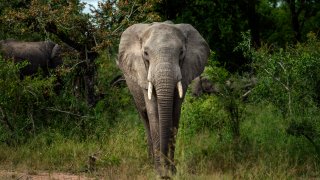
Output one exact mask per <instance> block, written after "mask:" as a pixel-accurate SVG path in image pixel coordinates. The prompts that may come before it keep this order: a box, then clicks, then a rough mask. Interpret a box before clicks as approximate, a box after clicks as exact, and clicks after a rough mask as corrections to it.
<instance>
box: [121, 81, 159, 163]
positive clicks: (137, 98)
mask: <svg viewBox="0 0 320 180" xmlns="http://www.w3.org/2000/svg"><path fill="white" fill-rule="evenodd" d="M126 82H127V85H128V87H129V90H130V92H131V94H132V95H133V99H134V102H135V105H136V109H137V110H138V112H139V115H140V117H141V119H142V122H143V125H144V127H145V131H146V136H147V142H148V148H149V149H148V153H149V156H150V157H152V158H154V151H153V141H152V133H151V132H150V120H149V119H150V118H149V117H148V114H147V111H148V109H147V106H148V105H146V103H145V97H144V92H143V90H142V89H141V88H140V87H139V88H137V84H136V83H135V82H133V81H130V80H126Z"/></svg>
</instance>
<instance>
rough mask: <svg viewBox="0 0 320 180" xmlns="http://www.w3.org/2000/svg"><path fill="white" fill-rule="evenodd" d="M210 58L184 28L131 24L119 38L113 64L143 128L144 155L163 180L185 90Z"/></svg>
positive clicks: (191, 30) (169, 166) (188, 27)
mask: <svg viewBox="0 0 320 180" xmlns="http://www.w3.org/2000/svg"><path fill="white" fill-rule="evenodd" d="M209 53H210V50H209V46H208V44H207V43H206V41H205V40H204V39H203V38H202V36H201V35H200V34H199V32H198V31H197V30H196V29H195V28H193V27H192V26H191V25H189V24H172V23H170V22H164V23H152V24H135V25H133V26H130V27H129V28H128V29H126V30H125V31H124V32H123V34H122V36H121V40H120V45H119V56H118V58H119V59H118V62H117V63H118V66H119V68H120V69H121V70H122V72H123V74H124V76H125V79H126V82H127V85H128V87H129V89H130V92H131V93H132V95H133V98H134V101H135V104H136V107H137V110H138V112H139V114H140V116H141V118H142V120H143V122H144V126H145V129H146V135H147V140H148V145H149V154H150V155H151V156H152V157H153V159H154V164H155V168H156V170H157V171H158V173H159V175H160V176H161V177H163V178H166V177H169V176H170V174H172V173H174V172H175V166H174V150H175V137H176V134H177V132H178V125H179V119H180V111H181V104H182V101H183V99H184V95H185V92H186V90H187V86H188V85H189V84H190V82H191V81H192V80H193V79H194V78H195V77H197V76H199V75H200V74H201V73H202V72H203V70H204V66H205V64H206V62H207V59H208V56H209ZM179 81H180V82H181V85H182V87H181V90H182V91H183V92H182V93H180V95H179V93H178V88H177V87H178V86H177V84H178V82H179ZM148 91H149V92H148ZM151 91H152V92H151ZM148 93H149V94H148ZM148 96H150V99H149V97H148ZM180 96H181V97H180Z"/></svg>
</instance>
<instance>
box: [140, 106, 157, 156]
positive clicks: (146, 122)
mask: <svg viewBox="0 0 320 180" xmlns="http://www.w3.org/2000/svg"><path fill="white" fill-rule="evenodd" d="M139 114H140V117H141V118H142V121H143V125H144V128H145V130H146V136H147V143H148V155H149V157H150V158H151V159H154V154H153V145H152V138H151V133H150V124H149V119H148V114H147V112H146V111H139Z"/></svg>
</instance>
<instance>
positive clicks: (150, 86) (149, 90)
mask: <svg viewBox="0 0 320 180" xmlns="http://www.w3.org/2000/svg"><path fill="white" fill-rule="evenodd" d="M152 89H153V86H152V83H151V82H149V85H148V99H149V100H151V96H152Z"/></svg>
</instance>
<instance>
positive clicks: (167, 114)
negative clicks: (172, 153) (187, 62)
mask: <svg viewBox="0 0 320 180" xmlns="http://www.w3.org/2000/svg"><path fill="white" fill-rule="evenodd" d="M164 66H167V67H166V68H163V67H162V68H159V69H160V71H158V72H157V74H156V77H157V78H156V81H155V90H156V92H157V93H156V94H157V102H158V112H159V132H160V133H159V135H160V164H161V165H162V166H164V167H163V168H164V171H167V170H168V166H169V165H170V160H169V159H168V154H169V145H171V144H172V142H171V141H172V139H171V138H172V131H173V129H172V128H173V120H172V116H173V99H174V91H175V88H176V80H175V78H174V75H173V73H172V69H171V65H170V64H165V65H164ZM163 173H164V174H167V173H166V172H163Z"/></svg>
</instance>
